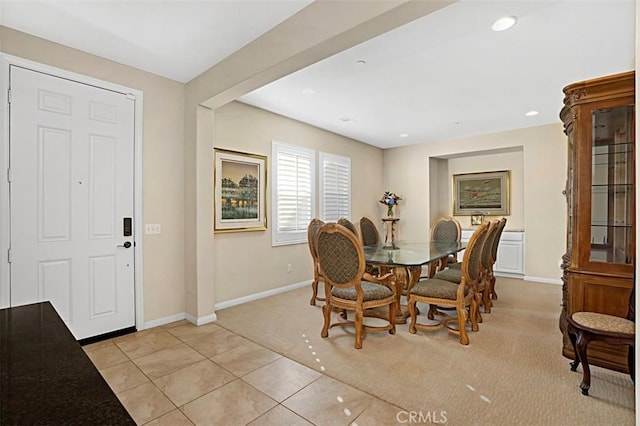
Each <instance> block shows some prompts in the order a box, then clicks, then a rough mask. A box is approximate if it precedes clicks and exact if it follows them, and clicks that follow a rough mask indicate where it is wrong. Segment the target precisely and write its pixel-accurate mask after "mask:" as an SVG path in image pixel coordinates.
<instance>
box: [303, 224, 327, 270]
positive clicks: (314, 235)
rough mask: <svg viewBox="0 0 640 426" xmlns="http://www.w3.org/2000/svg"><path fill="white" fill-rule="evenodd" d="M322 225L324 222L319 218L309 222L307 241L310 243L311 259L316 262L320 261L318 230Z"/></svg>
mask: <svg viewBox="0 0 640 426" xmlns="http://www.w3.org/2000/svg"><path fill="white" fill-rule="evenodd" d="M322 225H324V222H323V221H321V220H320V219H318V218H314V219H311V222H309V226H308V227H307V241H308V243H309V251H310V252H311V257H312V258H313V260H314V261H316V262H317V260H318V249H317V241H318V229H320V227H321V226H322Z"/></svg>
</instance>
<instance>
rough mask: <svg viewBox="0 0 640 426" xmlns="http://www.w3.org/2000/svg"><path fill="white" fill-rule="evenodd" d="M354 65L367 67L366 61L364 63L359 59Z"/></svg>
mask: <svg viewBox="0 0 640 426" xmlns="http://www.w3.org/2000/svg"><path fill="white" fill-rule="evenodd" d="M356 64H358V65H367V61H364V60H362V59H360V60H359V61H356Z"/></svg>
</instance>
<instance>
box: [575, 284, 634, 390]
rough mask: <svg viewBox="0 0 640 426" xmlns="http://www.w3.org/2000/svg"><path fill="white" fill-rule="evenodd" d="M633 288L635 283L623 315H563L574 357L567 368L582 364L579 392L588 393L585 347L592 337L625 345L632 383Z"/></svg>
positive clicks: (589, 374) (593, 313) (589, 373)
mask: <svg viewBox="0 0 640 426" xmlns="http://www.w3.org/2000/svg"><path fill="white" fill-rule="evenodd" d="M635 293H636V287H635V282H634V285H633V288H632V290H631V295H630V296H629V308H628V311H627V316H626V318H621V317H617V316H614V315H607V314H601V313H597V312H574V313H573V314H572V315H571V316H570V317H568V318H567V331H568V334H569V339H570V340H571V344H572V345H573V353H574V354H575V357H574V360H573V362H572V363H571V371H576V369H577V368H578V365H579V364H582V382H581V383H580V390H582V394H583V395H589V388H590V387H591V371H590V369H589V358H588V357H587V346H589V343H590V342H593V341H594V340H600V341H603V342H607V343H609V344H612V345H627V346H629V352H628V355H627V366H628V368H629V375H630V376H631V380H632V381H633V382H634V383H635V341H636V323H635V320H636V310H635V302H636V296H635Z"/></svg>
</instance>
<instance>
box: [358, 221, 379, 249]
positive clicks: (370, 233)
mask: <svg viewBox="0 0 640 426" xmlns="http://www.w3.org/2000/svg"><path fill="white" fill-rule="evenodd" d="M360 235H361V236H362V245H365V246H376V245H378V243H379V242H380V234H378V228H376V225H375V224H374V223H373V221H372V220H371V219H369V218H368V217H362V218H361V219H360Z"/></svg>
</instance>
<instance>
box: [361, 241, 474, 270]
mask: <svg viewBox="0 0 640 426" xmlns="http://www.w3.org/2000/svg"><path fill="white" fill-rule="evenodd" d="M465 247H466V243H461V242H449V241H396V242H395V243H394V244H393V247H388V246H387V245H385V243H380V244H379V245H377V246H364V257H365V260H366V262H367V263H378V264H385V265H402V266H421V265H426V264H427V263H429V262H432V261H434V260H437V259H441V258H443V257H445V256H448V255H450V254H453V253H457V252H459V251H460V250H464V248H465Z"/></svg>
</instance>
